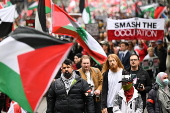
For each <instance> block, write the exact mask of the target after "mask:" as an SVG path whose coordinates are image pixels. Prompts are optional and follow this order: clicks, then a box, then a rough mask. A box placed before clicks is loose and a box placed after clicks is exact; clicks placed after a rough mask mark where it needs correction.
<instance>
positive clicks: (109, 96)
mask: <svg viewBox="0 0 170 113" xmlns="http://www.w3.org/2000/svg"><path fill="white" fill-rule="evenodd" d="M123 68H124V67H123V64H122V63H121V61H120V59H119V57H118V56H117V55H116V54H110V55H109V56H108V58H107V60H106V62H105V63H104V64H103V68H102V74H103V85H102V99H101V100H102V103H101V104H102V105H101V106H102V113H113V111H112V109H113V105H114V99H115V95H116V94H117V93H118V91H119V90H120V89H121V84H120V83H118V82H119V81H120V80H121V79H122V71H123Z"/></svg>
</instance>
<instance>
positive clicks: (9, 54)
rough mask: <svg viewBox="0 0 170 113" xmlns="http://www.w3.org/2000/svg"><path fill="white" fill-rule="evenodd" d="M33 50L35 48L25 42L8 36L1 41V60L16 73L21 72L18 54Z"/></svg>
mask: <svg viewBox="0 0 170 113" xmlns="http://www.w3.org/2000/svg"><path fill="white" fill-rule="evenodd" d="M11 45H15V46H11ZM33 50H34V48H32V47H30V46H28V45H27V44H25V43H23V42H19V41H17V40H15V39H14V38H12V37H7V38H6V39H4V40H3V41H2V42H1V43H0V53H1V55H0V62H2V63H4V64H6V65H7V66H8V67H10V68H11V69H13V70H14V71H15V72H16V73H18V74H20V70H19V65H18V58H17V56H18V55H20V54H23V53H27V52H30V51H33ZM9 61H10V62H9Z"/></svg>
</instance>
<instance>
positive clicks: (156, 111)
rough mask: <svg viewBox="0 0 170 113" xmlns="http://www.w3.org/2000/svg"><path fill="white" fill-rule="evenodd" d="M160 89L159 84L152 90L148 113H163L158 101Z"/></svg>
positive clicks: (148, 101)
mask: <svg viewBox="0 0 170 113" xmlns="http://www.w3.org/2000/svg"><path fill="white" fill-rule="evenodd" d="M158 89H159V85H158V84H157V83H154V84H153V86H152V89H151V90H150V92H149V93H148V98H147V102H146V104H147V107H146V108H147V111H148V113H162V112H161V110H160V103H159V101H158Z"/></svg>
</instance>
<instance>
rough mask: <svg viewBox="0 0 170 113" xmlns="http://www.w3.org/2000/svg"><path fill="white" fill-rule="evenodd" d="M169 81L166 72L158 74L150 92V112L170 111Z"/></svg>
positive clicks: (148, 100) (148, 102)
mask: <svg viewBox="0 0 170 113" xmlns="http://www.w3.org/2000/svg"><path fill="white" fill-rule="evenodd" d="M169 83H170V82H169V79H168V75H167V74H166V73H165V72H159V73H158V74H157V76H156V82H155V83H154V84H153V87H152V89H151V90H150V92H149V93H148V98H147V111H148V113H170V88H169Z"/></svg>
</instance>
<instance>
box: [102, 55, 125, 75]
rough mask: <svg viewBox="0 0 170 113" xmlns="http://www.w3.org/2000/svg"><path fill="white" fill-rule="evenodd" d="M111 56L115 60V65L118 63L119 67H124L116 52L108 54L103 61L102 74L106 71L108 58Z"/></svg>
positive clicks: (108, 66) (108, 67)
mask: <svg viewBox="0 0 170 113" xmlns="http://www.w3.org/2000/svg"><path fill="white" fill-rule="evenodd" d="M111 57H112V58H114V59H115V60H116V62H117V65H118V67H119V68H122V69H124V66H123V64H122V62H121V61H120V59H119V57H118V56H117V55H116V54H110V55H109V56H108V57H107V60H106V61H105V63H104V64H103V67H102V74H103V73H104V72H106V71H107V70H109V69H110V65H109V61H108V59H109V58H111Z"/></svg>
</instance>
